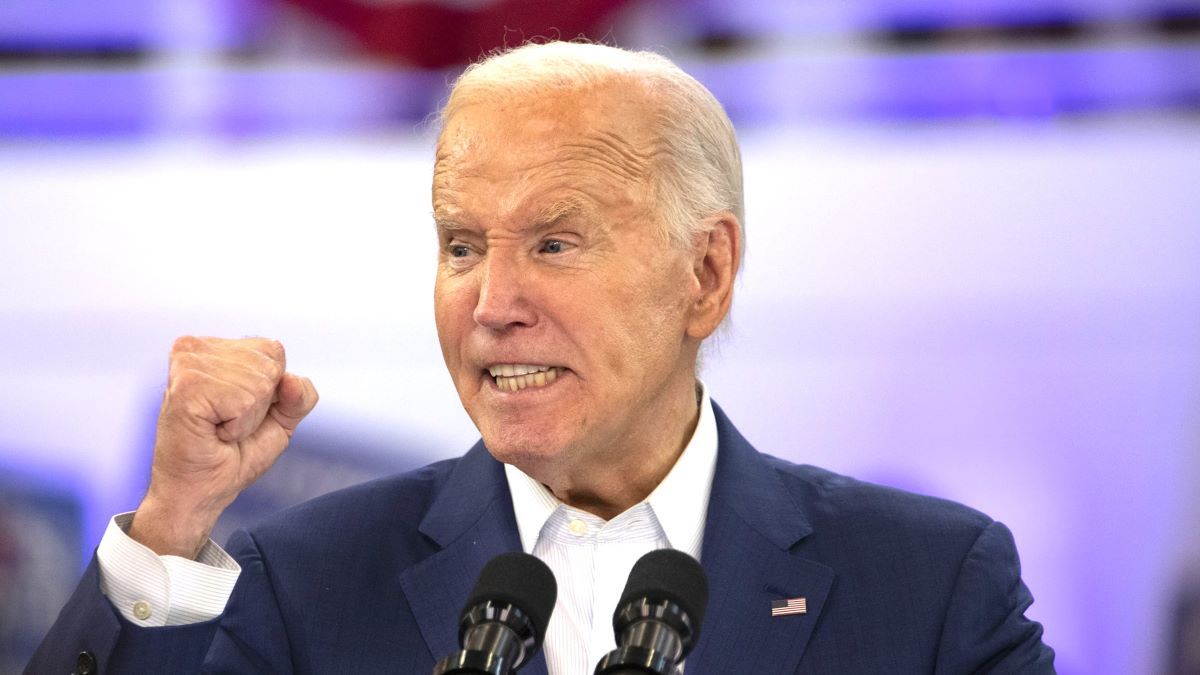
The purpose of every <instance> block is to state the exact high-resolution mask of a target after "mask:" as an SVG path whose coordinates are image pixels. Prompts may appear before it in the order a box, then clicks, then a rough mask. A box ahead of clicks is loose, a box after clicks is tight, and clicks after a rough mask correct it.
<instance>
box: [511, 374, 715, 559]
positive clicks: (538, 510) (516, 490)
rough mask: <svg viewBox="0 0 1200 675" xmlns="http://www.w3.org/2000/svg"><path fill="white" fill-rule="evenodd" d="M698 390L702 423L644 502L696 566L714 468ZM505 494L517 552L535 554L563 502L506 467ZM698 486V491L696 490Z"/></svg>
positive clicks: (710, 424)
mask: <svg viewBox="0 0 1200 675" xmlns="http://www.w3.org/2000/svg"><path fill="white" fill-rule="evenodd" d="M697 382H698V386H699V387H700V392H701V398H700V419H699V420H698V421H697V422H696V430H695V431H694V432H692V438H691V440H689V441H688V444H687V446H685V447H684V449H683V453H682V454H680V455H679V459H677V460H676V461H675V466H673V467H671V470H670V472H668V473H667V476H666V477H665V478H663V480H662V482H661V483H659V484H658V487H656V488H654V491H653V492H651V493H650V496H649V497H647V498H646V502H648V503H649V504H650V508H651V510H652V511H653V512H654V516H655V517H656V518H657V519H658V522H659V525H660V526H661V527H662V529H663V532H665V533H666V535H667V539H668V540H669V541H670V542H671V546H672V548H675V549H677V550H680V551H683V552H685V553H688V554H689V555H691V556H692V557H694V558H696V559H697V560H698V559H699V558H700V547H701V544H702V542H703V538H704V516H705V514H706V513H707V512H708V498H709V495H710V494H711V492H712V481H713V473H714V472H715V470H716V467H717V420H716V417H715V415H714V414H713V410H712V401H711V400H709V397H708V388H707V387H705V386H704V383H703V382H699V381H697ZM504 475H505V478H506V479H507V480H508V490H509V492H510V493H511V494H512V501H513V514H514V515H515V516H516V520H517V531H518V532H519V533H520V535H521V547H522V548H523V549H524V550H525V552H526V553H533V548H534V546H536V545H537V541H538V537H539V536H540V535H541V532H542V528H543V527H544V526H545V524H546V521H547V520H548V519H549V518H550V516H551V515H552V514H553V513H554V510H555V509H557V508H558V507H559V506H560V505H561V504H562V502H560V501H559V500H558V498H557V497H555V496H554V494H553V493H551V492H550V490H548V489H547V488H546V486H544V485H542V484H541V483H539V482H537V481H536V480H534V479H533V478H530V477H529V476H527V475H526V474H525V473H524V472H522V471H521V470H520V469H518V468H516V467H515V466H512V465H511V464H505V465H504ZM697 486H699V488H700V489H697Z"/></svg>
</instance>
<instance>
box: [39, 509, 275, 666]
mask: <svg viewBox="0 0 1200 675" xmlns="http://www.w3.org/2000/svg"><path fill="white" fill-rule="evenodd" d="M228 549H229V552H230V554H231V555H233V556H234V557H235V558H237V560H238V562H239V563H240V564H241V566H242V573H241V575H240V576H239V577H238V581H237V584H236V585H235V586H234V589H233V594H232V595H231V596H230V598H229V603H228V605H227V606H226V611H225V613H224V614H222V615H221V616H220V617H217V618H214V619H211V620H209V621H204V622H200V623H193V624H186V625H181V626H162V627H142V626H137V625H135V624H133V623H130V622H129V621H127V620H126V619H125V618H124V617H123V616H122V615H121V613H120V612H118V611H117V609H116V608H115V607H113V605H112V603H111V602H109V600H108V598H107V597H105V595H104V593H103V592H102V591H101V589H100V566H99V563H98V561H97V560H96V559H95V557H93V558H92V562H91V564H90V565H88V568H87V570H86V571H85V572H84V575H83V579H82V580H81V581H80V582H79V586H78V587H77V588H76V589H75V593H74V594H73V595H72V596H71V599H70V600H68V601H67V604H66V606H65V607H64V608H63V610H62V612H61V613H60V614H59V615H58V619H57V620H56V621H55V622H54V625H53V626H52V627H51V628H50V632H49V633H47V635H46V637H45V638H44V639H43V640H42V644H41V645H40V646H39V647H38V649H37V652H35V653H34V655H33V659H32V660H30V662H29V665H28V666H27V667H26V668H25V674H26V675H41V674H42V673H72V672H76V668H77V664H79V663H80V659H81V654H85V653H86V656H85V657H83V658H85V659H87V660H89V661H90V662H92V663H93V664H94V668H93V670H92V672H96V673H101V674H104V673H246V674H250V673H278V674H279V675H286V674H287V673H290V672H292V670H293V668H292V657H291V653H290V650H289V646H288V644H289V643H288V640H287V635H286V631H285V630H284V627H283V620H282V617H281V616H280V614H279V610H278V604H277V602H276V598H275V592H274V588H273V587H272V585H271V582H270V579H269V577H268V574H267V567H266V564H265V561H264V559H263V556H262V555H261V553H260V551H259V549H258V547H257V546H256V545H255V543H254V540H253V539H252V538H251V537H250V535H249V534H247V533H246V532H244V531H240V532H238V533H237V534H235V535H234V536H233V537H232V538H231V539H230V541H229V546H228Z"/></svg>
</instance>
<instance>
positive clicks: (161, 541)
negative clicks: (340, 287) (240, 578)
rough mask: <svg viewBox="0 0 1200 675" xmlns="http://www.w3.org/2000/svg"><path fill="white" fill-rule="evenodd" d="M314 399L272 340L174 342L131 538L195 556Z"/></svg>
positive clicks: (282, 445) (279, 449)
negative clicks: (149, 465)
mask: <svg viewBox="0 0 1200 675" xmlns="http://www.w3.org/2000/svg"><path fill="white" fill-rule="evenodd" d="M316 404H317V390H316V389H315V388H314V387H313V385H312V382H310V381H309V380H308V378H303V377H298V376H296V375H293V374H291V373H289V372H287V361H286V356H285V354H284V350H283V345H281V344H280V343H279V342H277V341H275V340H265V339H260V338H246V339H242V340H224V339H220V338H198V337H182V338H179V339H178V340H176V341H175V344H174V346H173V347H172V348H171V365H170V371H169V374H168V376H167V391H166V395H165V396H164V397H163V405H162V411H161V412H160V413H159V417H158V433H157V436H156V438H155V443H154V463H153V466H152V468H151V473H150V488H149V490H148V491H147V492H146V497H145V499H143V500H142V503H141V505H140V506H139V507H138V510H137V514H136V515H135V516H134V519H133V524H132V526H131V527H130V530H129V535H130V536H131V537H133V538H134V539H136V540H137V541H140V542H141V543H142V544H144V545H146V546H148V547H149V548H151V549H152V550H154V551H155V552H156V553H158V554H160V555H168V554H169V555H179V556H184V557H187V558H194V557H195V556H196V554H197V553H199V551H200V548H201V547H202V546H203V545H204V542H205V541H207V539H208V535H209V533H210V532H211V531H212V528H213V526H214V525H215V524H216V522H217V518H218V517H219V516H220V515H221V512H222V511H224V510H225V507H227V506H229V503H230V502H232V501H233V500H234V498H235V497H237V496H238V494H239V493H240V492H241V491H242V490H244V489H245V488H246V487H248V486H249V485H250V484H251V483H253V482H254V481H255V480H257V479H258V477H259V476H261V475H262V474H263V472H264V471H266V470H267V469H268V468H270V466H271V465H272V464H273V463H274V462H275V460H276V458H278V457H279V455H280V453H282V452H283V449H284V448H286V447H287V444H288V441H289V439H291V437H292V433H293V432H294V431H295V430H296V425H298V424H299V423H300V420H302V419H304V416H305V415H307V414H308V413H309V411H311V410H312V409H313V406H315V405H316Z"/></svg>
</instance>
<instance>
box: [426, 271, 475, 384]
mask: <svg viewBox="0 0 1200 675" xmlns="http://www.w3.org/2000/svg"><path fill="white" fill-rule="evenodd" d="M473 311H474V305H473V304H472V303H471V302H470V300H469V298H468V297H467V294H466V293H464V292H463V289H462V288H455V287H454V284H453V283H447V282H444V281H442V280H440V279H439V280H438V282H437V284H436V285H435V287H434V293H433V316H434V323H435V324H436V326H437V333H438V342H439V344H440V345H441V347H442V357H443V358H444V359H445V361H446V365H448V366H453V365H455V364H456V363H458V361H459V357H460V353H459V350H460V347H461V344H462V341H463V340H464V339H465V337H466V335H467V332H468V331H469V330H470V324H471V322H472V312H473Z"/></svg>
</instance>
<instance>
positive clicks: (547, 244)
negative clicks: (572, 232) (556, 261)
mask: <svg viewBox="0 0 1200 675" xmlns="http://www.w3.org/2000/svg"><path fill="white" fill-rule="evenodd" d="M566 246H567V245H566V244H565V243H563V242H562V240H560V239H547V240H546V241H544V242H542V247H541V249H540V251H541V252H542V253H562V252H563V249H565V248H566Z"/></svg>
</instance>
